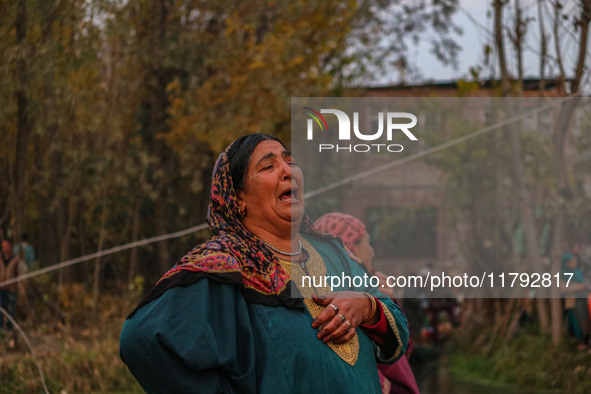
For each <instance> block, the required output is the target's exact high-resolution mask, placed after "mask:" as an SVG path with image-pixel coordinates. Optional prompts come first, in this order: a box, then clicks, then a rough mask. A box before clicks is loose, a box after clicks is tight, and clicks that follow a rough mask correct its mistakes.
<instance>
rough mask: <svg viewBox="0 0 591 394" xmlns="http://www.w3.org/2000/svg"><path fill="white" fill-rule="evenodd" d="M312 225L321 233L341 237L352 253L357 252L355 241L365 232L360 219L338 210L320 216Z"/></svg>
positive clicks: (359, 239)
mask: <svg viewBox="0 0 591 394" xmlns="http://www.w3.org/2000/svg"><path fill="white" fill-rule="evenodd" d="M314 227H315V228H316V229H317V230H318V231H320V232H322V233H329V234H332V235H335V236H337V237H339V238H341V239H342V240H343V243H344V244H345V246H346V247H347V249H349V251H350V252H351V253H353V254H356V253H357V243H358V242H359V241H361V238H363V236H364V235H365V234H366V232H367V231H366V230H365V225H364V224H363V223H362V222H361V220H359V219H357V218H356V217H354V216H351V215H347V214H345V213H339V212H333V213H327V214H325V215H323V216H321V217H320V218H319V219H318V220H316V221H315V222H314Z"/></svg>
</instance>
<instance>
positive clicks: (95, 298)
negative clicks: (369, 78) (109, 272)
mask: <svg viewBox="0 0 591 394" xmlns="http://www.w3.org/2000/svg"><path fill="white" fill-rule="evenodd" d="M107 211H108V210H107V209H106V208H104V205H103V212H102V215H101V216H102V217H101V228H100V230H99V239H98V247H97V252H100V251H102V250H103V244H104V242H105V235H106V233H107V231H106V224H107ZM100 275H101V258H100V257H97V258H96V259H95V260H94V273H93V280H92V315H93V316H94V318H95V319H96V318H97V317H98V316H97V312H98V303H99V295H100Z"/></svg>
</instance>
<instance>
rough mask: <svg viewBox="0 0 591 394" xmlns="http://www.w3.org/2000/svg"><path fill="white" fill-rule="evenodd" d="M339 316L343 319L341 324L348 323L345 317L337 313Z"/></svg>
mask: <svg viewBox="0 0 591 394" xmlns="http://www.w3.org/2000/svg"><path fill="white" fill-rule="evenodd" d="M337 315H339V317H340V318H341V323H343V322H345V321H347V319H345V316H343V315H341V314H340V313H337Z"/></svg>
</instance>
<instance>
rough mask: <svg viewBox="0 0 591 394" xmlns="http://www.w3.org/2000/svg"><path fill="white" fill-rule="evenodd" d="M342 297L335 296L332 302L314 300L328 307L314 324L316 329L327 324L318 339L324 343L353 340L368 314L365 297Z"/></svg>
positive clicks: (319, 333)
mask: <svg viewBox="0 0 591 394" xmlns="http://www.w3.org/2000/svg"><path fill="white" fill-rule="evenodd" d="M342 295H347V294H342ZM340 296H341V294H335V297H334V298H331V299H330V302H329V301H327V300H319V301H320V302H319V301H316V300H314V301H316V302H317V303H318V304H321V305H322V304H324V305H326V306H327V307H326V308H325V309H324V311H322V312H321V313H320V315H318V317H317V318H316V319H315V320H314V322H313V323H312V327H314V328H319V327H321V326H322V324H324V323H326V324H325V325H324V327H322V329H320V331H319V332H318V334H317V336H318V339H320V340H322V341H323V342H324V343H327V342H329V341H330V342H334V343H344V342H346V341H348V340H350V339H351V338H353V336H354V334H355V329H356V328H357V326H358V325H359V322H361V321H362V320H363V317H364V314H365V313H366V312H365V309H366V308H365V297H364V298H359V297H356V298H341V297H340ZM322 301H323V302H322ZM351 332H353V334H351Z"/></svg>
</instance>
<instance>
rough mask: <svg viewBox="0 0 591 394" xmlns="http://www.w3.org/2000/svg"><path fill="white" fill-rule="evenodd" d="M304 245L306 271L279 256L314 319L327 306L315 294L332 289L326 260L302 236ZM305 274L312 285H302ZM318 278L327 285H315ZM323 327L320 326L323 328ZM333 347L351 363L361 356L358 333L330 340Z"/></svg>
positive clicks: (329, 344)
mask: <svg viewBox="0 0 591 394" xmlns="http://www.w3.org/2000/svg"><path fill="white" fill-rule="evenodd" d="M300 241H301V242H302V247H303V248H304V249H305V250H306V252H308V259H307V260H306V261H305V265H306V271H307V273H306V272H305V271H304V269H303V268H302V266H301V264H299V263H297V262H293V263H292V262H291V261H289V260H285V259H282V258H279V263H280V264H281V266H282V267H283V269H285V271H286V272H287V273H288V274H289V275H290V276H291V281H292V283H295V285H296V286H297V288H298V290H299V291H300V293H301V294H302V297H304V304H305V305H306V308H307V309H308V312H309V313H310V315H311V316H312V319H316V318H317V317H318V315H320V313H321V312H322V311H323V310H324V309H325V308H326V307H325V306H321V305H318V304H316V303H315V302H314V301H312V298H311V297H313V296H323V295H328V294H330V292H331V291H332V290H331V288H330V286H328V284H326V283H324V281H323V279H324V278H325V277H326V265H325V264H324V260H322V257H320V255H319V254H318V252H317V251H316V249H314V247H313V246H312V245H311V244H310V243H309V242H308V241H306V240H305V239H304V238H303V237H300ZM304 275H307V276H310V277H311V283H312V286H311V287H302V277H303V276H304ZM315 277H316V278H317V280H316V283H321V284H324V285H325V286H320V287H314V278H315ZM321 329H322V327H320V328H319V330H321ZM326 345H327V346H328V347H329V348H331V349H332V350H333V351H334V352H335V353H336V354H337V355H338V356H339V357H340V358H341V359H342V360H343V361H345V362H346V363H347V364H349V365H355V363H356V362H357V358H358V357H359V337H358V336H357V333H355V335H354V336H353V338H351V339H350V340H349V341H347V342H345V343H343V344H335V343H332V342H328V343H327V344H326Z"/></svg>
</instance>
